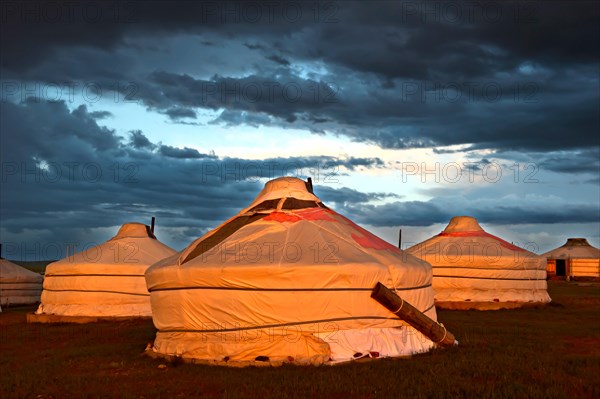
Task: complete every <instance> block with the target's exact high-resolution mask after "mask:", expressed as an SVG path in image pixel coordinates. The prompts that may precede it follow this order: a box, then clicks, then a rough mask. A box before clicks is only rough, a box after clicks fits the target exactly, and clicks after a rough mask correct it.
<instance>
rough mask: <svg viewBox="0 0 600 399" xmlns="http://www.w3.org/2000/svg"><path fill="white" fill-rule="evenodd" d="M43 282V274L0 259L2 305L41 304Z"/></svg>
mask: <svg viewBox="0 0 600 399" xmlns="http://www.w3.org/2000/svg"><path fill="white" fill-rule="evenodd" d="M43 281H44V277H42V275H41V274H38V273H34V272H32V271H31V270H27V269H25V268H24V267H21V266H19V265H17V264H15V263H13V262H11V261H9V260H6V259H3V258H0V305H3V306H11V305H26V304H34V303H37V302H39V301H40V294H41V293H42V282H43ZM0 309H1V308H0Z"/></svg>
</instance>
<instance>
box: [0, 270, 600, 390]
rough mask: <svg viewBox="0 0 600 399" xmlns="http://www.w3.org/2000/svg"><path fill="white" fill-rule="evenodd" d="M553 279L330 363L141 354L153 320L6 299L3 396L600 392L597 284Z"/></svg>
mask: <svg viewBox="0 0 600 399" xmlns="http://www.w3.org/2000/svg"><path fill="white" fill-rule="evenodd" d="M550 284H551V287H550V295H551V296H552V298H553V303H552V304H551V305H550V306H547V307H545V308H542V309H524V310H501V311H490V312H477V311H439V312H438V318H439V319H440V321H442V322H443V323H444V324H445V325H446V327H448V329H449V330H450V331H452V332H453V333H454V334H455V335H456V336H457V338H458V339H459V340H460V346H458V347H454V348H450V349H445V350H435V351H432V352H430V353H427V354H423V355H419V356H414V357H412V358H410V359H379V360H377V361H370V362H364V363H352V364H345V365H340V366H335V367H328V366H323V367H296V366H284V367H280V368H245V369H234V368H223V367H214V366H212V367H211V366H201V365H190V364H175V363H173V364H172V363H167V362H165V361H161V360H154V359H150V358H148V357H146V356H143V355H141V353H142V351H143V350H144V348H145V346H146V344H147V343H148V342H150V341H151V340H152V339H153V338H154V333H155V330H154V327H153V326H152V323H151V322H149V321H128V322H120V323H107V322H104V323H95V324H88V325H46V324H29V325H28V324H26V323H25V313H26V312H27V311H31V310H32V308H14V309H7V310H5V312H4V313H2V314H0V329H1V330H0V397H2V398H26V397H31V398H69V397H74V398H80V397H82V398H173V397H190V396H197V397H207V398H266V397H276V398H301V397H311V398H312V397H319V398H350V397H352V398H354V397H356V398H391V397H397V398H399V397H408V398H462V397H474V398H521V397H531V398H577V397H583V398H594V397H600V287H599V286H598V285H597V284H596V285H586V286H578V285H576V284H574V283H566V282H551V283H550ZM160 364H167V369H166V370H162V369H159V368H158V366H159V365H160Z"/></svg>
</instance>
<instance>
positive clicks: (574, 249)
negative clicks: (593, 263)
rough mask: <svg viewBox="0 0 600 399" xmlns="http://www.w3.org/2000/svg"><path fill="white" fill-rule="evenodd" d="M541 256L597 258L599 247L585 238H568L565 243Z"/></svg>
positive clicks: (552, 257)
mask: <svg viewBox="0 0 600 399" xmlns="http://www.w3.org/2000/svg"><path fill="white" fill-rule="evenodd" d="M542 256H543V257H544V258H547V259H574V258H579V259H598V258H600V249H598V248H596V247H593V246H592V245H590V243H589V242H588V241H587V240H586V239H585V238H569V239H567V242H566V243H565V244H563V245H561V246H560V247H558V248H555V249H553V250H551V251H548V252H546V253H545V254H543V255H542Z"/></svg>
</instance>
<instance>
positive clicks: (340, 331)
mask: <svg viewBox="0 0 600 399" xmlns="http://www.w3.org/2000/svg"><path fill="white" fill-rule="evenodd" d="M307 184H308V183H305V182H304V181H302V180H300V179H297V178H285V177H284V178H278V179H275V180H271V181H269V182H267V183H266V185H265V187H264V189H263V190H262V191H261V192H260V193H259V195H258V197H257V198H256V199H255V200H254V202H252V204H251V205H250V206H249V207H248V208H246V209H244V210H242V211H241V212H240V213H239V214H237V215H236V216H234V217H233V218H231V219H229V220H228V221H226V222H225V223H223V224H222V225H220V226H219V227H218V228H216V229H215V230H213V231H211V232H210V233H208V234H207V235H205V236H204V237H201V238H200V239H198V240H196V241H194V242H193V243H192V244H191V245H189V246H188V247H187V248H186V249H184V250H183V251H182V252H180V253H177V254H175V255H173V256H171V257H169V258H166V259H163V260H162V261H160V262H158V263H157V264H155V265H153V266H151V267H150V268H149V269H148V271H147V272H146V280H147V284H148V289H149V291H150V294H151V300H152V317H153V320H154V324H155V326H156V328H157V329H158V332H157V335H156V340H155V342H154V347H153V348H152V350H153V352H154V353H158V354H161V355H171V356H180V357H182V358H188V359H194V360H193V361H196V362H198V361H199V362H202V363H209V364H220V365H231V366H245V365H252V364H254V365H260V364H267V365H278V364H282V363H287V362H292V363H294V364H333V363H337V362H343V361H349V360H352V359H355V358H360V357H364V356H370V357H395V356H407V355H412V354H415V353H419V352H424V351H427V350H429V349H431V348H432V347H433V346H434V344H433V343H432V342H431V341H430V340H429V339H427V338H426V337H424V336H423V335H422V334H421V333H419V332H417V331H416V330H415V329H413V328H412V327H410V326H409V325H407V324H406V323H405V322H403V321H402V320H400V319H398V318H397V317H396V316H395V315H394V314H392V313H391V312H390V311H388V310H387V309H386V308H384V307H383V306H381V305H380V304H379V303H377V302H376V301H375V300H373V299H372V298H371V297H370V293H371V290H372V288H373V287H374V285H375V284H376V283H377V282H381V283H382V284H385V285H386V286H388V287H389V288H395V289H396V290H397V292H398V294H399V295H401V296H402V298H404V299H405V300H406V301H408V302H409V303H411V304H412V305H414V306H415V307H416V308H417V309H419V310H420V311H422V312H424V313H425V314H426V315H428V316H429V317H430V318H432V319H434V320H436V312H435V307H434V303H433V290H432V288H431V266H430V265H429V264H427V263H426V262H424V261H421V260H419V259H417V258H415V257H413V256H411V255H408V254H405V253H404V252H402V251H400V250H399V249H398V248H396V247H395V246H393V245H390V244H388V243H387V242H384V241H383V240H381V239H380V238H378V237H376V236H374V235H373V234H371V233H369V232H368V231H366V230H364V229H362V228H361V227H359V226H357V225H356V224H354V223H353V222H351V221H350V220H348V219H346V218H345V217H343V216H341V215H339V214H338V213H336V212H334V211H332V210H330V209H329V208H327V207H326V206H325V205H323V204H322V202H321V200H320V199H319V198H317V197H316V196H315V195H314V194H313V193H312V189H309V188H308V187H307Z"/></svg>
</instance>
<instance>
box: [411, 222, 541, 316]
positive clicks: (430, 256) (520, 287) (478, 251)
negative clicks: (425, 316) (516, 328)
mask: <svg viewBox="0 0 600 399" xmlns="http://www.w3.org/2000/svg"><path fill="white" fill-rule="evenodd" d="M407 252H408V253H410V254H412V255H414V256H417V257H419V258H421V259H423V260H426V261H427V262H429V263H430V264H431V266H432V267H433V289H434V291H435V303H436V307H438V308H442V309H479V310H492V309H503V308H518V307H523V306H527V305H532V304H540V303H546V302H550V296H549V295H548V292H547V283H546V262H545V259H544V258H542V257H541V256H538V255H536V254H534V253H532V252H529V251H527V250H524V249H522V248H519V247H517V246H515V245H512V244H510V243H508V242H506V241H504V240H502V239H501V238H498V237H496V236H494V235H492V234H489V233H487V232H485V231H484V230H483V229H482V228H481V226H480V225H479V223H477V220H476V219H475V218H473V217H469V216H457V217H453V218H452V219H451V220H450V223H449V224H448V226H446V228H445V229H444V231H442V232H441V233H439V234H438V235H436V236H434V237H432V238H430V239H428V240H426V241H423V242H421V243H419V244H417V245H415V246H413V247H411V248H409V249H408V250H407Z"/></svg>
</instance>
